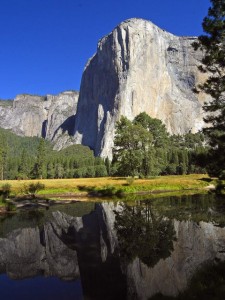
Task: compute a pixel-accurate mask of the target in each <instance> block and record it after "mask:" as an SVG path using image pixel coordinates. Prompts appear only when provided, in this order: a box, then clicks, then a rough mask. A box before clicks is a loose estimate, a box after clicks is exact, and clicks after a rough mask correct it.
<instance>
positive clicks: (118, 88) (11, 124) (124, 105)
mask: <svg viewBox="0 0 225 300" xmlns="http://www.w3.org/2000/svg"><path fill="white" fill-rule="evenodd" d="M195 40H196V38H195V37H177V36H175V35H173V34H170V33H168V32H166V31H164V30H162V29H160V28H159V27H157V26H156V25H154V24H153V23H151V22H150V21H146V20H143V19H136V18H134V19H129V20H126V21H124V22H122V23H121V24H119V25H118V26H117V27H116V28H115V29H114V30H113V31H112V32H111V33H110V34H108V35H107V36H105V37H103V38H102V39H101V40H100V41H99V43H98V48H97V52H96V54H95V55H94V56H93V57H92V58H91V59H90V60H89V61H88V63H87V64H86V66H85V69H84V72H83V76H82V80H81V87H80V93H79V95H78V92H64V93H61V94H59V95H57V96H51V95H47V96H46V99H42V98H41V97H38V96H28V95H19V96H17V97H16V99H15V100H14V102H13V107H10V106H9V107H8V106H6V105H5V106H3V105H2V104H1V103H0V127H3V128H9V129H11V130H13V131H14V132H15V133H17V134H20V135H28V136H34V135H36V136H42V137H44V138H46V139H49V140H51V141H54V142H55V148H56V149H61V148H63V147H65V146H67V145H71V144H74V143H76V144H83V145H86V146H89V147H90V148H91V149H93V150H94V152H95V155H99V156H102V157H109V158H111V157H112V147H113V138H114V134H115V124H116V122H117V121H118V120H119V119H120V117H121V115H124V116H126V117H127V118H128V119H131V120H132V119H133V118H134V117H135V116H136V115H138V114H139V113H141V112H143V111H145V112H146V113H148V114H149V115H150V116H151V117H154V118H158V119H160V120H162V122H163V123H164V124H165V125H166V127H167V129H168V131H169V132H170V133H173V134H184V133H187V132H189V131H191V132H193V133H194V132H197V131H198V130H200V129H201V128H202V127H203V126H204V122H203V111H202V105H203V103H204V102H205V101H208V100H210V98H209V96H207V95H206V94H203V93H199V94H195V93H194V92H193V88H194V87H195V86H197V85H198V84H199V83H201V82H203V81H204V80H205V78H206V76H207V74H202V73H201V72H200V71H199V70H198V65H199V64H200V62H201V58H202V55H203V54H202V52H201V51H197V52H196V51H194V49H193V48H192V43H193V41H195Z"/></svg>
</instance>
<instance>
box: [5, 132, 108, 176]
mask: <svg viewBox="0 0 225 300" xmlns="http://www.w3.org/2000/svg"><path fill="white" fill-rule="evenodd" d="M106 175H107V171H106V167H105V164H104V161H103V160H102V159H101V158H99V157H94V155H93V152H92V151H91V150H90V149H89V148H88V147H85V146H82V145H73V146H70V147H68V148H66V149H63V150H61V151H54V150H53V145H52V144H51V143H50V142H49V141H46V140H44V139H41V138H37V137H20V136H17V135H15V134H13V133H12V132H10V131H9V130H5V129H0V179H26V178H79V177H99V176H106Z"/></svg>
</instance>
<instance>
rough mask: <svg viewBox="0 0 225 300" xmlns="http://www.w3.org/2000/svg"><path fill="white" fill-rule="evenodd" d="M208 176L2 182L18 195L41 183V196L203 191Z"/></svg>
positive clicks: (0, 183) (1, 183)
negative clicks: (84, 190)
mask: <svg viewBox="0 0 225 300" xmlns="http://www.w3.org/2000/svg"><path fill="white" fill-rule="evenodd" d="M207 178H208V176H207V175H205V174H204V175H202V174H201V175H199V174H192V175H182V176H177V175H174V176H159V177H155V178H151V179H135V181H134V183H133V184H131V185H128V184H127V180H126V178H119V177H104V178H78V179H74V178H72V179H42V180H41V179H39V180H7V181H5V180H4V181H0V188H1V186H2V185H4V184H6V183H9V184H10V185H11V187H12V193H15V194H18V193H20V192H21V191H22V189H23V187H24V185H29V184H30V183H37V182H41V183H43V184H44V185H45V189H44V190H43V191H41V192H40V193H41V194H51V193H52V194H57V193H78V192H79V193H80V189H79V187H81V186H82V187H84V188H85V187H91V188H96V189H101V188H103V187H106V186H113V187H115V188H116V189H122V190H123V191H124V192H125V193H126V192H128V193H129V192H140V191H153V190H178V191H179V190H184V189H191V188H193V189H198V188H199V189H201V188H203V187H205V186H207V185H209V183H208V182H207V181H206V180H204V179H207Z"/></svg>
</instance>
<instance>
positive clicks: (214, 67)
mask: <svg viewBox="0 0 225 300" xmlns="http://www.w3.org/2000/svg"><path fill="white" fill-rule="evenodd" d="M202 27H203V30H204V32H205V35H201V36H200V37H199V38H198V42H196V43H194V45H193V46H194V48H195V49H201V50H203V51H204V57H203V59H202V65H201V66H200V70H201V71H202V72H208V74H209V76H208V78H207V80H206V81H205V82H204V83H203V84H202V85H200V86H199V88H200V90H202V91H204V92H205V93H207V94H209V95H210V96H211V97H212V99H213V100H212V101H210V102H208V103H205V105H204V107H203V108H204V110H205V112H207V117H206V118H205V122H206V123H208V127H207V128H205V129H204V134H205V135H206V137H207V139H208V143H209V145H210V146H211V148H210V151H209V155H208V158H207V159H208V162H207V171H208V173H209V174H210V175H212V176H220V173H221V171H222V170H225V156H224V147H225V73H224V67H225V43H224V40H225V3H224V1H222V0H211V7H210V8H209V11H208V16H206V17H205V18H204V20H203V23H202Z"/></svg>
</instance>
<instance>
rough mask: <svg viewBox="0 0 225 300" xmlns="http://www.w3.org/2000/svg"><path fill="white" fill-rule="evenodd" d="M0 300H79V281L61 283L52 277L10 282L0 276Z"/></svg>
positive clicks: (80, 292)
mask: <svg viewBox="0 0 225 300" xmlns="http://www.w3.org/2000/svg"><path fill="white" fill-rule="evenodd" d="M0 295H1V296H0V298H1V299H7V300H14V299H15V300H31V299H32V300H50V299H54V300H64V299H65V300H72V299H73V300H74V299H76V300H81V299H83V293H82V287H81V282H80V280H76V281H61V280H60V279H58V278H54V277H48V278H44V277H35V278H29V279H24V280H12V279H10V278H8V276H6V275H0Z"/></svg>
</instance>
